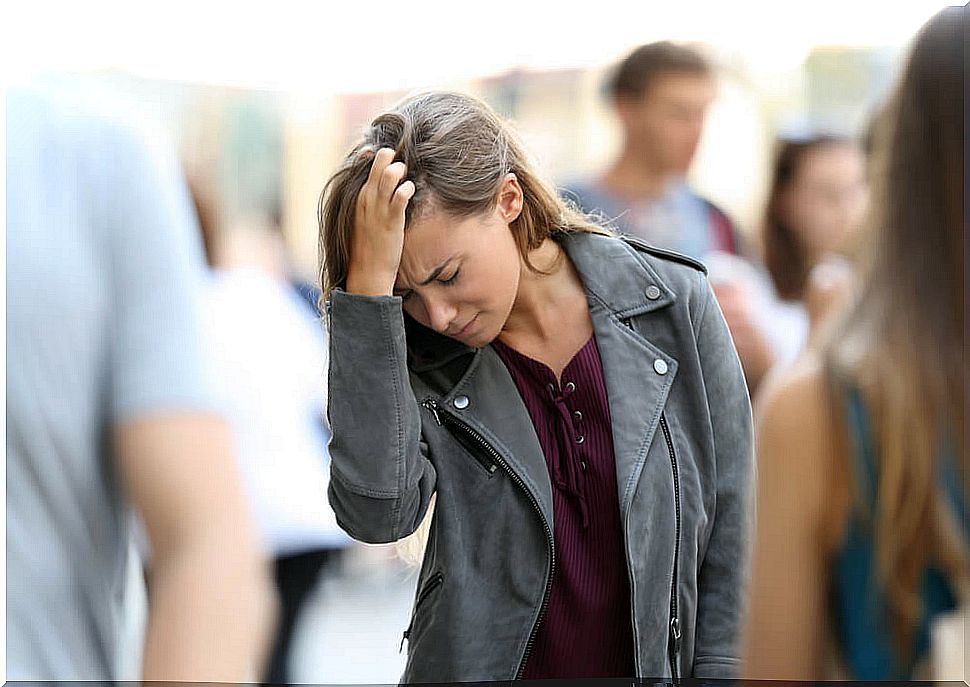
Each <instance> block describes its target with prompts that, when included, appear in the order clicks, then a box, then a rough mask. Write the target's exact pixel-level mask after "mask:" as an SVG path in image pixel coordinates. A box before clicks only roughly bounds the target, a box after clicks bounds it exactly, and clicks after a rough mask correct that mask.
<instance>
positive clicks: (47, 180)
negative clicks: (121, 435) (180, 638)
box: [6, 85, 215, 680]
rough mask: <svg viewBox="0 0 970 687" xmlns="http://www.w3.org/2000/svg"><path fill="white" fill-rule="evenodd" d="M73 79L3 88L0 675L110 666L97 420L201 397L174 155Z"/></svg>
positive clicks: (189, 217)
mask: <svg viewBox="0 0 970 687" xmlns="http://www.w3.org/2000/svg"><path fill="white" fill-rule="evenodd" d="M80 90H81V89H80V88H79V87H76V86H75V87H70V86H68V87H64V86H63V85H60V86H50V85H43V86H38V85H33V86H30V87H26V88H16V89H10V90H8V92H7V125H6V126H7V132H6V133H7V139H6V140H7V189H6V190H7V244H6V248H7V484H6V487H7V510H6V517H7V571H6V574H7V675H6V678H7V679H8V680H48V679H59V680H68V679H85V680H103V679H114V678H115V677H116V669H117V665H118V662H119V656H117V640H118V632H119V629H120V627H121V625H122V623H123V621H124V618H123V613H124V608H123V605H122V601H123V599H124V596H125V579H126V576H125V569H126V567H125V563H126V552H127V546H128V541H129V534H128V524H127V523H128V520H129V518H128V517H127V515H128V513H127V509H126V504H125V500H124V496H123V494H122V493H121V491H120V490H119V484H118V478H117V475H116V470H115V466H114V460H113V456H112V452H111V449H110V443H109V441H110V432H111V428H112V426H113V425H115V424H116V423H118V422H121V421H124V420H126V419H129V418H134V417H136V416H140V415H143V414H145V413H152V412H155V411H162V410H166V409H211V408H213V407H215V401H214V398H215V394H213V393H212V391H211V389H210V388H209V383H208V382H207V381H206V377H205V372H206V367H207V366H206V365H205V364H204V363H203V360H202V358H201V353H200V351H201V346H200V340H199V337H200V336H201V331H202V330H201V328H200V326H199V324H200V323H199V321H198V311H197V307H198V306H199V304H198V303H197V302H196V301H197V297H198V296H199V294H200V288H201V283H202V282H201V280H202V277H203V274H204V272H203V262H202V255H201V245H200V238H199V234H198V229H197V225H196V222H195V218H194V214H193V213H192V210H191V205H190V202H189V197H188V193H187V188H186V184H185V182H184V177H183V176H182V174H181V171H180V168H179V166H178V163H177V160H176V158H175V156H174V155H173V153H172V150H171V149H170V148H168V147H167V146H166V145H165V140H164V137H161V136H159V135H158V134H157V133H156V132H155V131H154V130H149V129H146V128H143V127H142V126H135V125H133V124H132V123H129V122H127V121H126V120H125V119H123V118H122V117H121V116H120V115H119V114H117V109H116V108H115V106H114V104H113V103H111V104H101V103H100V102H99V103H98V104H93V102H89V101H91V100H92V99H91V98H90V96H82V95H81V94H80ZM108 108H111V111H112V114H111V115H107V114H106V113H105V112H106V111H107V110H108Z"/></svg>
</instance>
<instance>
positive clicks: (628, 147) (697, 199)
mask: <svg viewBox="0 0 970 687" xmlns="http://www.w3.org/2000/svg"><path fill="white" fill-rule="evenodd" d="M607 90H608V93H609V97H610V102H611V104H612V105H613V107H614V110H615V112H616V114H617V116H618V118H619V121H620V126H621V128H622V132H623V143H622V149H621V150H620V154H619V157H617V159H616V160H615V161H614V162H613V164H612V165H611V166H610V167H609V168H607V169H606V171H605V172H603V174H601V175H600V176H599V177H597V178H595V179H592V180H590V181H586V182H583V183H578V184H574V185H572V186H571V187H570V189H569V190H570V192H571V193H572V194H574V196H575V198H576V199H577V200H578V203H579V205H580V206H581V207H582V208H583V209H584V210H586V211H587V212H601V213H603V214H604V215H606V217H607V218H609V219H611V220H613V221H614V223H615V224H616V226H617V227H618V228H619V229H620V230H622V231H624V232H625V233H628V234H632V235H634V236H637V237H639V238H641V239H643V240H645V241H647V242H648V243H651V244H653V245H655V246H659V247H661V248H668V249H671V250H676V251H678V252H680V253H684V254H685V255H690V256H692V257H694V258H701V257H703V256H704V255H705V254H706V253H708V252H710V251H713V250H721V251H726V252H729V253H738V252H740V245H739V244H740V240H739V236H738V232H737V229H736V227H735V226H734V223H733V222H732V221H731V220H730V218H728V216H727V215H726V214H725V213H724V212H723V211H722V210H721V209H720V208H718V207H717V206H715V205H714V204H713V203H712V202H711V201H709V200H707V199H706V198H703V197H702V196H701V195H700V194H698V193H697V192H696V191H694V190H693V189H692V188H691V187H690V186H689V185H688V184H687V181H686V178H685V177H686V174H687V171H688V169H689V168H690V165H691V162H692V161H693V159H694V154H695V152H696V151H697V146H698V143H699V141H700V138H701V133H702V132H703V127H704V118H705V116H706V114H707V110H708V108H709V107H710V105H711V103H712V102H713V100H714V97H715V95H716V83H715V78H714V72H713V68H712V67H711V65H710V64H709V63H708V61H707V60H706V58H705V57H704V56H703V55H702V54H701V53H700V52H698V51H696V50H693V49H692V48H689V47H686V46H681V45H677V44H675V43H671V42H668V41H660V42H657V43H649V44H647V45H642V46H640V47H639V48H637V49H636V50H634V51H633V52H632V53H631V54H630V55H629V56H628V57H627V58H626V59H625V60H623V62H622V63H620V65H619V66H618V67H617V69H616V70H615V72H614V73H613V76H612V77H611V79H610V80H609V82H608V83H607Z"/></svg>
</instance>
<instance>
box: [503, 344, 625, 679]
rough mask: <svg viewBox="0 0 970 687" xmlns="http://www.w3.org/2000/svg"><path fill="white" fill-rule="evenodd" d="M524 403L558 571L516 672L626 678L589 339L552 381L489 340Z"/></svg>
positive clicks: (606, 426) (606, 416)
mask: <svg viewBox="0 0 970 687" xmlns="http://www.w3.org/2000/svg"><path fill="white" fill-rule="evenodd" d="M492 347H493V349H494V350H495V352H496V353H498V355H499V357H500V358H501V359H502V361H503V362H504V363H505V366H506V367H507V368H508V370H509V373H510V374H511V376H512V379H513V381H514V382H515V385H516V387H517V388H518V390H519V394H520V395H521V397H522V400H523V402H524V403H525V406H526V408H527V409H528V411H529V415H530V417H531V419H532V424H533V426H534V427H535V430H536V435H537V436H538V438H539V444H540V445H541V447H542V452H543V454H544V455H545V459H546V465H547V467H548V468H549V476H550V480H551V482H552V501H553V521H554V528H553V529H554V536H555V542H556V570H555V574H554V576H553V579H552V589H551V590H550V594H549V600H548V604H547V606H546V613H545V616H544V617H543V619H542V621H541V623H540V625H539V628H538V630H537V631H536V636H535V642H534V644H533V647H532V651H531V652H530V654H529V655H528V657H527V659H526V665H525V670H524V673H523V677H524V678H526V679H538V678H581V677H631V676H633V673H634V661H633V631H632V623H631V618H630V588H629V581H628V576H627V565H626V557H625V553H624V550H623V532H622V527H621V524H620V510H619V500H618V497H617V490H616V467H615V462H614V456H613V435H612V431H611V424H610V411H609V404H608V401H607V396H606V385H605V383H604V381H603V367H602V363H601V362H600V356H599V350H598V349H597V347H596V339H595V337H590V339H589V341H587V342H586V344H585V345H584V346H583V348H582V349H580V351H579V352H578V353H577V354H576V355H575V356H574V357H573V359H572V360H570V361H569V364H568V365H566V367H565V369H564V370H563V372H562V383H561V384H559V383H557V380H556V376H555V374H554V373H553V371H552V370H551V369H549V368H548V367H547V366H546V365H544V364H543V363H540V362H538V361H536V360H533V359H532V358H529V357H528V356H525V355H523V354H521V353H519V352H518V351H516V350H515V349H513V348H511V347H509V346H507V345H505V344H503V343H502V342H500V341H498V340H495V341H494V342H493V343H492Z"/></svg>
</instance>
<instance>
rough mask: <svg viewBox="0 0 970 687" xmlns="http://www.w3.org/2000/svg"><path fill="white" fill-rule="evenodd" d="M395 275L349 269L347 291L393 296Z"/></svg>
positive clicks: (367, 294) (366, 294) (363, 294)
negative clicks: (371, 273)
mask: <svg viewBox="0 0 970 687" xmlns="http://www.w3.org/2000/svg"><path fill="white" fill-rule="evenodd" d="M396 277H397V275H396V274H394V275H391V276H390V277H388V276H386V275H368V274H366V273H363V274H362V273H361V272H360V271H359V270H354V269H351V271H350V272H349V273H348V274H347V288H346V291H347V293H354V294H357V295H360V296H393V295H394V281H395V279H396Z"/></svg>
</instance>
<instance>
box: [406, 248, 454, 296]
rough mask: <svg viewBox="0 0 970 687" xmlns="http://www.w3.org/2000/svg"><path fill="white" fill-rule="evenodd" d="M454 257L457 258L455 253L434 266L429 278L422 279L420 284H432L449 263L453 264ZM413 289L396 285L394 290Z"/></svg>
mask: <svg viewBox="0 0 970 687" xmlns="http://www.w3.org/2000/svg"><path fill="white" fill-rule="evenodd" d="M454 259H455V256H454V255H452V256H451V257H450V258H447V259H446V260H445V261H444V262H443V263H441V264H440V265H438V266H437V267H435V268H434V269H433V270H432V271H431V274H430V275H429V276H428V278H427V279H425V280H424V281H422V282H419V283H418V286H427V285H428V284H430V283H431V282H433V281H434V280H435V279H437V278H438V276H439V275H440V274H441V273H442V272H443V271H444V269H445V268H446V267H447V266H448V265H449V264H451V262H452V261H453V260H454ZM411 290H412V289H401V288H396V287H395V289H394V291H398V292H407V291H411Z"/></svg>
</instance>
